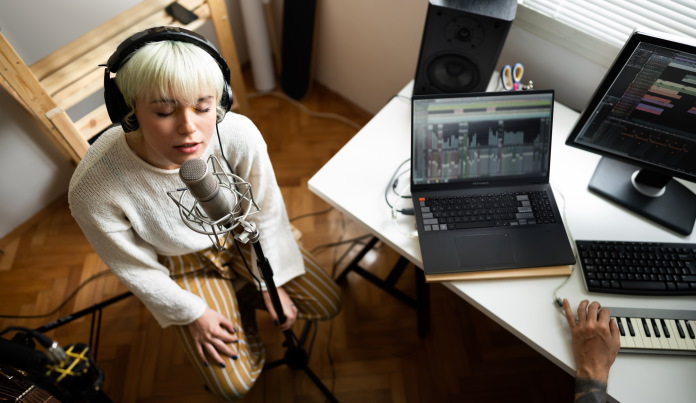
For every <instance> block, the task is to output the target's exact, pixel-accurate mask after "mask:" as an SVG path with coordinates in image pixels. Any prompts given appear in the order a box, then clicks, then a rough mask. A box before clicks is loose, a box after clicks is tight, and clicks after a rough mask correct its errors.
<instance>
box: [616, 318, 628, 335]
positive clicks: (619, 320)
mask: <svg viewBox="0 0 696 403" xmlns="http://www.w3.org/2000/svg"><path fill="white" fill-rule="evenodd" d="M616 324H617V325H619V333H621V335H622V336H626V332H625V331H624V327H623V324H621V318H616Z"/></svg>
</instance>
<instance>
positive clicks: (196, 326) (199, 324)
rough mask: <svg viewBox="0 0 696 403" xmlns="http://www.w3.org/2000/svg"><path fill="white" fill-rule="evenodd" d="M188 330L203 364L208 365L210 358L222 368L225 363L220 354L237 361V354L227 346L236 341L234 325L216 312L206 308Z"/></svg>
mask: <svg viewBox="0 0 696 403" xmlns="http://www.w3.org/2000/svg"><path fill="white" fill-rule="evenodd" d="M188 329H189V332H190V333H191V337H192V338H193V342H194V344H195V348H196V351H197V352H198V355H199V356H200V358H201V359H202V360H203V363H204V364H206V365H209V364H208V358H207V357H210V359H212V360H214V361H215V362H216V363H217V364H218V365H220V366H221V367H223V368H224V367H225V362H224V361H223V360H222V358H221V357H220V354H224V355H226V356H228V357H232V359H235V360H236V359H237V352H236V351H234V350H232V349H231V348H230V347H229V346H228V345H227V344H228V343H235V342H237V340H238V338H237V335H236V334H235V332H236V330H235V329H234V324H233V323H232V321H230V320H229V319H227V318H226V317H225V316H223V315H221V314H220V313H218V312H217V311H214V310H212V309H210V308H208V309H207V310H206V311H205V312H204V313H203V315H202V316H201V317H200V318H198V319H196V320H195V321H194V322H192V323H190V324H189V325H188ZM206 355H207V357H206Z"/></svg>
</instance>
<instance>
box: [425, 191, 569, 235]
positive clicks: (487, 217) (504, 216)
mask: <svg viewBox="0 0 696 403" xmlns="http://www.w3.org/2000/svg"><path fill="white" fill-rule="evenodd" d="M418 201H419V205H420V210H421V217H422V222H423V227H424V228H425V231H447V230H457V229H466V228H486V227H504V226H518V225H539V224H550V223H555V222H556V217H554V214H553V209H552V208H551V201H550V200H549V195H548V194H547V193H546V192H545V191H543V190H541V191H534V192H510V193H494V194H480V195H464V196H443V197H427V198H426V197H421V198H419V199H418Z"/></svg>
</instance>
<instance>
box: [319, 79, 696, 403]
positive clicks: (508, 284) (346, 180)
mask: <svg viewBox="0 0 696 403" xmlns="http://www.w3.org/2000/svg"><path fill="white" fill-rule="evenodd" d="M411 88H412V83H410V84H409V85H407V86H406V87H404V89H402V91H401V92H400V96H398V97H395V98H393V99H392V100H391V101H389V103H387V105H385V106H384V108H383V109H382V110H381V111H380V112H379V113H378V114H377V115H376V116H375V117H374V118H373V119H372V120H371V121H370V122H369V123H368V124H367V125H365V127H364V128H363V129H362V130H361V131H360V132H359V133H358V134H356V135H355V137H353V138H352V139H351V140H350V141H349V142H348V143H347V144H346V145H345V146H344V147H343V148H342V149H341V150H340V151H339V152H338V153H337V154H336V155H335V156H334V157H333V158H332V159H331V160H330V161H329V162H328V163H327V164H326V165H325V166H324V167H322V169H321V170H319V172H317V173H316V175H314V176H313V177H312V178H311V179H310V180H309V189H310V190H311V191H312V192H314V193H315V194H317V195H318V196H320V197H321V198H323V199H324V200H326V201H327V202H328V203H329V204H331V205H333V206H334V207H336V208H337V209H338V210H340V211H341V212H343V213H344V214H346V215H348V216H350V217H351V218H352V219H354V220H355V221H357V222H359V223H361V224H362V225H364V226H365V227H366V228H367V229H368V230H369V231H370V232H371V233H372V234H374V235H375V236H377V237H378V238H379V239H380V240H381V241H383V242H384V243H385V244H387V245H389V246H390V247H391V248H393V249H394V250H395V251H397V252H398V253H399V254H401V255H402V256H404V257H405V258H407V259H408V260H409V261H410V262H412V263H413V264H415V265H416V266H418V267H422V260H421V254H420V247H419V245H418V239H417V238H415V237H410V236H409V235H408V234H409V233H410V232H411V231H413V218H412V217H408V218H401V219H400V220H399V221H397V222H394V221H393V220H392V218H391V210H390V208H389V207H388V206H387V205H386V203H385V201H384V189H385V187H386V186H387V184H388V183H389V180H390V178H391V176H392V174H393V173H394V171H395V169H396V168H397V166H399V164H401V163H402V162H403V161H405V160H406V159H407V158H409V157H410V150H411V146H410V132H411V123H410V109H411V108H410V100H409V98H410V95H411V91H412V90H411ZM578 116H579V115H578V113H577V112H574V111H572V110H570V109H568V108H567V107H565V106H563V105H561V104H559V103H556V104H555V108H554V122H553V145H552V156H551V185H552V188H553V190H554V195H555V196H556V200H557V201H558V204H559V208H560V209H561V211H562V212H564V222H565V224H566V226H567V227H568V230H569V231H570V233H571V235H572V236H573V237H574V238H576V239H606V240H617V241H618V240H626V241H663V242H691V243H696V233H695V234H692V235H691V236H688V237H683V236H679V235H677V234H676V233H673V232H669V231H667V230H663V229H661V228H659V227H657V226H656V225H654V224H652V223H650V222H648V221H646V220H644V219H642V218H640V217H639V216H637V215H635V214H633V213H630V212H628V211H627V210H624V209H622V208H620V207H617V206H615V205H613V204H611V203H610V202H608V201H605V200H604V199H601V198H599V197H598V196H595V195H594V194H592V193H590V192H589V191H588V190H587V184H588V183H589V181H590V177H591V176H592V173H593V172H594V168H595V166H596V164H597V162H598V161H599V156H598V155H596V154H593V153H589V152H585V151H582V150H578V149H575V148H572V147H568V146H566V145H565V144H564V143H565V139H566V137H567V136H568V133H570V130H571V129H572V128H573V126H574V124H575V122H576V120H577V119H578ZM687 186H688V187H689V188H690V189H691V190H696V184H692V183H687ZM409 220H410V221H409ZM581 277H582V274H581V273H580V270H579V269H577V270H575V271H574V272H573V274H572V275H571V277H570V279H569V281H568V282H567V283H566V284H565V285H563V287H561V288H560V289H559V291H558V295H559V296H560V297H561V298H568V300H569V301H570V302H571V305H573V306H577V304H578V303H579V302H580V301H581V300H582V299H590V300H599V301H600V302H601V303H602V305H603V306H614V307H636V308H648V307H650V308H656V309H687V310H696V297H670V298H663V297H637V296H612V295H610V294H598V293H589V292H587V290H586V289H585V286H584V284H583V281H582V278H581ZM564 279H565V277H564V278H560V277H556V278H541V279H514V280H513V279H509V280H485V281H482V280H479V281H455V282H445V283H443V284H444V285H445V286H446V287H448V288H449V289H450V290H452V291H453V292H454V293H456V294H457V295H459V296H460V297H461V298H463V299H464V300H466V301H467V302H469V303H470V304H472V305H473V306H475V307H476V308H477V309H479V310H480V311H482V312H483V313H485V314H486V315H488V316H489V317H490V318H491V319H493V320H494V321H495V322H497V323H498V324H500V325H501V326H503V327H504V328H505V329H507V330H508V331H510V332H511V333H513V334H514V335H516V336H517V337H519V338H520V339H521V340H523V341H524V342H526V343H527V344H529V345H530V346H531V347H532V348H534V349H535V350H536V351H538V352H539V353H540V354H542V355H544V356H545V357H547V358H548V359H549V360H551V361H552V362H554V363H555V364H556V365H558V366H559V367H561V368H563V369H564V370H565V371H567V372H568V373H570V374H572V375H574V374H575V363H574V360H573V355H572V349H571V339H570V334H569V332H568V330H567V324H566V323H565V318H564V317H563V316H561V315H560V313H559V310H558V309H556V307H555V305H554V304H553V303H552V296H553V292H554V290H555V289H556V288H557V287H558V286H560V285H561V283H562V282H563V280H564ZM608 392H609V398H610V399H611V400H616V401H622V402H658V401H669V402H692V401H694V396H696V358H694V357H693V356H667V355H648V354H625V353H621V354H619V357H618V358H617V360H616V362H615V364H614V366H613V368H612V370H611V373H610V378H609V390H608Z"/></svg>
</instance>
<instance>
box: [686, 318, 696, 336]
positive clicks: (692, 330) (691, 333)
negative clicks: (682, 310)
mask: <svg viewBox="0 0 696 403" xmlns="http://www.w3.org/2000/svg"><path fill="white" fill-rule="evenodd" d="M684 324H685V325H686V330H687V331H688V332H689V337H691V340H694V339H696V334H694V329H693V328H692V327H691V323H689V322H688V321H686V320H684Z"/></svg>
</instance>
